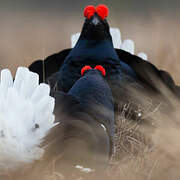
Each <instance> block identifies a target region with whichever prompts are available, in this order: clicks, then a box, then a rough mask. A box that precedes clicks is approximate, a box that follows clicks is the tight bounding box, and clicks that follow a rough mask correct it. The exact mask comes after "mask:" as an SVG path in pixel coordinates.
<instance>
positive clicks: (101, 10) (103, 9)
mask: <svg viewBox="0 0 180 180" xmlns="http://www.w3.org/2000/svg"><path fill="white" fill-rule="evenodd" d="M96 12H97V14H98V15H99V16H100V17H101V18H102V19H103V20H104V19H105V18H106V17H107V16H108V14H109V9H108V7H107V6H106V5H104V4H100V5H98V6H97V7H96Z"/></svg>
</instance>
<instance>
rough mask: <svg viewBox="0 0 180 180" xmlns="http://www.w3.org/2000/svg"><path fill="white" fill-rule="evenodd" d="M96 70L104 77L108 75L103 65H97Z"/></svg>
mask: <svg viewBox="0 0 180 180" xmlns="http://www.w3.org/2000/svg"><path fill="white" fill-rule="evenodd" d="M94 69H96V70H98V71H100V72H101V73H102V75H103V76H105V75H106V70H105V69H104V68H103V67H102V66H101V65H97V66H96V67H95V68H94Z"/></svg>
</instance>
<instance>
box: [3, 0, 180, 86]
mask: <svg viewBox="0 0 180 180" xmlns="http://www.w3.org/2000/svg"><path fill="white" fill-rule="evenodd" d="M100 3H104V4H106V5H108V7H109V9H110V14H109V17H108V21H109V24H110V26H111V27H118V28H120V30H121V33H122V39H126V38H130V39H132V40H134V41H135V47H136V49H135V51H136V53H138V52H139V51H144V52H146V53H147V54H148V57H149V61H151V62H152V63H154V64H155V65H157V66H158V67H159V68H162V69H165V70H167V71H169V72H170V73H171V74H172V75H173V77H174V79H175V80H176V82H177V83H178V84H180V21H179V19H180V1H179V0H171V1H170V0H91V1H90V0H84V1H83V0H51V1H50V0H49V1H48V0H46V1H42V0H31V1H29V0H6V1H3V0H0V68H1V69H2V68H7V67H8V68H10V69H11V70H12V71H13V72H15V70H16V68H17V66H27V65H29V64H30V63H31V62H32V61H34V60H36V59H44V58H45V57H47V56H48V55H50V54H53V53H56V52H59V51H61V50H62V49H65V48H69V47H70V37H71V34H72V33H75V32H77V31H80V30H81V27H82V24H83V22H84V17H83V9H84V7H85V6H86V5H89V4H93V5H98V4H100Z"/></svg>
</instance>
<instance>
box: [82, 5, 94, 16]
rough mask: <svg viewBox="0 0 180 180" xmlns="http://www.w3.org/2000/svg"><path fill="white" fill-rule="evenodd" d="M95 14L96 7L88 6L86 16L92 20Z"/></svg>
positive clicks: (85, 11) (85, 10)
mask: <svg viewBox="0 0 180 180" xmlns="http://www.w3.org/2000/svg"><path fill="white" fill-rule="evenodd" d="M95 12H96V9H95V7H94V6H92V5H89V6H86V7H85V9H84V16H85V17H86V18H88V19H90V18H91V17H92V16H93V15H94V13H95Z"/></svg>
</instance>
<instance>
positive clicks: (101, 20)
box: [81, 5, 111, 40]
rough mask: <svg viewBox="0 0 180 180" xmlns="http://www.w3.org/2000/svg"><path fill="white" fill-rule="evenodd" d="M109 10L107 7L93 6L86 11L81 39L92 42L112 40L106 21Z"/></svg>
mask: <svg viewBox="0 0 180 180" xmlns="http://www.w3.org/2000/svg"><path fill="white" fill-rule="evenodd" d="M108 13H109V10H108V7H107V6H105V5H98V6H97V7H94V6H92V5H89V6H87V7H86V8H85V9H84V16H85V18H86V19H85V22H84V25H83V28H82V32H81V38H84V39H90V40H104V39H107V38H111V35H110V32H109V25H108V22H107V20H106V18H107V16H108Z"/></svg>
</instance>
